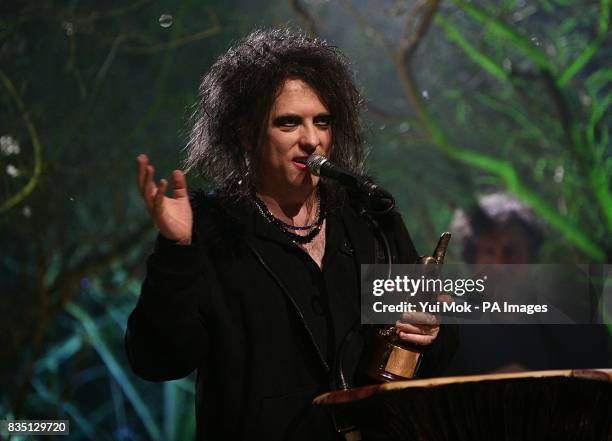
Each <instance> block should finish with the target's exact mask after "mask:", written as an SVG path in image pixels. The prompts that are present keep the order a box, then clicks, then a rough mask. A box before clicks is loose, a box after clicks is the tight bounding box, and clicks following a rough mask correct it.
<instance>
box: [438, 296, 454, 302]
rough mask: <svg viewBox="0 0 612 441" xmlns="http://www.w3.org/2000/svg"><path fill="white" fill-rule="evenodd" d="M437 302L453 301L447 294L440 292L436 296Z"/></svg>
mask: <svg viewBox="0 0 612 441" xmlns="http://www.w3.org/2000/svg"><path fill="white" fill-rule="evenodd" d="M437 300H438V302H442V303H453V301H454V300H453V298H452V297H451V296H450V295H449V294H440V295H439V296H438V299H437Z"/></svg>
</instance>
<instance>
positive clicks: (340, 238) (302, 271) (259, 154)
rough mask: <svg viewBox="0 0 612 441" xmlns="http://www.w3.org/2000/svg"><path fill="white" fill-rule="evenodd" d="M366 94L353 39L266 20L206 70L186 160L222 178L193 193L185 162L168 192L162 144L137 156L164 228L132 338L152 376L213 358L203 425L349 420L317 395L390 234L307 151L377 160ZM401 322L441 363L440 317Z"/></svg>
mask: <svg viewBox="0 0 612 441" xmlns="http://www.w3.org/2000/svg"><path fill="white" fill-rule="evenodd" d="M359 105H360V96H359V94H358V92H357V90H356V88H355V86H354V84H353V80H352V78H351V74H350V70H349V68H348V62H347V60H346V58H345V57H344V56H343V55H342V54H341V53H340V52H339V51H338V49H336V48H335V47H333V46H330V45H328V44H327V43H325V42H323V41H320V40H318V39H311V38H307V37H305V36H302V35H300V34H298V33H293V32H291V31H287V30H267V31H256V32H254V33H252V34H251V35H249V36H248V37H247V38H246V39H244V40H242V41H241V42H240V43H238V44H237V45H236V46H234V47H233V48H231V49H230V50H228V51H227V52H226V53H225V54H224V55H222V56H221V57H220V58H219V59H218V60H217V62H216V63H215V64H214V65H213V66H212V68H211V69H210V71H209V72H208V73H207V74H206V75H205V76H204V78H203V80H202V84H201V86H200V99H199V102H198V104H197V106H196V111H195V112H194V116H193V131H192V134H191V138H190V141H189V144H188V147H187V162H186V165H187V169H188V170H192V171H194V172H196V173H197V174H198V175H199V176H200V177H202V178H203V179H204V180H205V181H207V182H208V183H209V184H210V185H211V186H212V188H214V189H215V190H216V191H215V192H214V193H210V194H205V193H203V192H202V191H197V192H194V193H192V194H191V195H188V193H187V188H186V183H185V177H184V175H183V173H182V172H181V171H178V170H177V171H174V173H173V175H172V188H173V195H172V197H167V196H165V192H166V189H167V187H168V183H167V181H166V180H164V179H162V180H161V181H160V182H159V184H157V183H156V182H155V181H154V168H153V166H152V165H151V164H150V163H149V160H148V158H147V157H146V156H145V155H140V156H139V157H138V158H137V163H138V188H139V191H140V194H141V195H142V198H143V200H144V202H145V205H146V207H147V209H148V211H149V214H150V215H151V217H152V219H153V221H154V222H155V225H156V226H157V228H158V229H159V231H160V235H159V237H158V239H157V243H156V247H155V251H154V252H153V254H152V255H151V257H150V258H149V260H148V263H147V277H146V279H145V281H144V283H143V287H142V293H141V297H140V299H139V302H138V305H137V306H136V308H135V310H134V312H133V313H132V315H131V316H130V319H129V323H128V330H127V333H126V348H127V352H128V356H129V360H130V363H131V366H132V368H133V369H134V371H135V372H136V373H137V374H138V375H139V376H141V377H143V378H145V379H148V380H152V381H163V380H170V379H176V378H181V377H183V376H185V375H188V374H189V373H190V372H192V371H193V370H194V369H198V378H197V388H196V411H197V433H198V439H202V440H204V439H205V440H211V439H246V438H248V439H266V440H277V439H278V440H280V439H309V440H313V439H317V440H323V439H335V438H336V437H337V436H338V435H337V434H336V433H335V431H334V427H333V425H332V421H331V419H330V418H329V417H328V416H327V415H324V414H321V413H317V412H315V410H313V409H312V407H311V406H310V403H311V401H312V399H313V398H314V397H315V396H316V395H318V394H320V393H322V392H325V391H328V390H329V389H330V388H334V387H335V378H334V375H333V371H334V369H333V366H334V364H335V362H336V357H337V353H338V349H339V347H340V345H341V343H342V341H343V338H344V336H345V335H346V334H347V333H348V332H349V330H350V329H351V328H353V327H354V325H355V323H359V318H360V306H359V294H360V290H359V280H360V277H359V265H360V264H361V263H375V261H376V252H375V250H376V240H377V239H376V235H375V233H374V232H373V226H372V225H371V224H370V223H368V221H367V220H366V219H365V218H364V217H363V216H362V215H361V211H362V210H361V206H360V202H359V201H357V200H354V198H351V197H349V196H348V195H347V194H346V193H345V192H344V191H343V190H342V189H341V188H339V187H337V186H336V185H335V184H333V183H331V182H320V180H319V177H317V176H314V175H312V174H311V173H309V172H308V170H307V168H306V165H305V162H306V160H307V159H308V157H309V156H310V155H312V154H315V153H316V154H318V155H322V156H326V157H329V158H331V160H333V161H334V162H335V163H336V164H338V165H340V166H341V167H343V168H345V169H347V170H349V171H352V172H354V173H360V172H361V170H362V160H363V143H362V139H361V128H360V122H359V116H358V115H359ZM377 223H378V224H379V225H380V227H381V229H382V232H383V233H384V234H385V235H386V236H387V238H388V241H389V243H390V244H391V252H392V255H393V260H394V261H395V262H404V263H413V262H415V261H416V259H417V253H416V251H415V249H414V246H413V244H412V242H411V240H410V236H409V235H408V232H407V231H406V229H405V227H404V225H403V222H402V220H401V218H400V216H399V214H398V213H397V212H395V211H392V212H390V213H387V214H384V215H380V216H379V218H378V219H377ZM397 329H398V333H399V336H400V338H401V339H402V340H404V341H406V342H410V343H413V344H418V345H422V346H425V347H429V348H431V350H429V352H430V355H429V356H427V357H425V362H424V364H423V366H422V373H423V374H427V373H432V372H434V369H435V368H436V365H437V364H439V362H441V360H442V358H443V356H444V355H445V349H443V348H442V345H441V341H442V340H443V338H442V335H443V334H444V332H440V326H439V325H438V324H437V323H436V322H434V321H431V322H429V323H428V324H408V323H403V324H400V325H398V328H397ZM438 334H440V335H438ZM354 349H355V350H356V351H357V352H359V350H360V348H354ZM355 370H356V368H355V367H354V366H353V368H352V369H351V372H348V373H347V378H348V379H349V382H351V383H353V384H354V381H355Z"/></svg>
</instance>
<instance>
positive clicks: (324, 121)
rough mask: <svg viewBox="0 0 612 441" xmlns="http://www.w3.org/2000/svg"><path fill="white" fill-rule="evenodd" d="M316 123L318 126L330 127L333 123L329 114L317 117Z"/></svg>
mask: <svg viewBox="0 0 612 441" xmlns="http://www.w3.org/2000/svg"><path fill="white" fill-rule="evenodd" d="M314 123H315V125H317V126H318V127H329V126H330V125H331V121H330V118H329V116H320V117H318V118H315V120H314Z"/></svg>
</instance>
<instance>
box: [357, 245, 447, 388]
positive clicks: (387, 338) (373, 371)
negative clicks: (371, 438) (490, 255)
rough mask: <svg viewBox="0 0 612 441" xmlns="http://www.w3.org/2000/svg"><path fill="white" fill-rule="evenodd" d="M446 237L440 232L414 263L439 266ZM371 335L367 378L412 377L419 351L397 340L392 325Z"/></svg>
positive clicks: (441, 261)
mask: <svg viewBox="0 0 612 441" xmlns="http://www.w3.org/2000/svg"><path fill="white" fill-rule="evenodd" d="M450 238H451V234H450V233H443V234H442V235H441V236H440V240H439V241H438V245H437V246H436V249H435V250H434V252H433V254H432V255H431V256H422V257H421V258H420V259H419V260H418V261H417V263H420V264H424V265H441V264H442V263H443V262H444V256H445V255H446V250H447V248H448V242H449V241H450ZM432 269H433V270H434V271H433V272H434V273H439V269H440V268H432ZM427 272H428V273H429V271H427ZM375 332H376V333H375V336H374V349H373V351H372V356H371V359H370V363H369V366H368V368H367V371H366V373H367V375H368V376H369V377H370V378H372V379H374V380H376V381H379V382H388V381H399V380H408V379H410V378H412V377H414V375H415V373H416V371H417V369H418V367H419V364H420V362H421V358H422V356H423V348H421V347H419V346H416V345H414V344H411V343H406V342H404V341H403V340H401V339H400V337H399V336H398V335H397V331H396V327H395V325H383V326H380V327H379V328H378V329H377V330H376V331H375Z"/></svg>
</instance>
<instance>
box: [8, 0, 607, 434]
mask: <svg viewBox="0 0 612 441" xmlns="http://www.w3.org/2000/svg"><path fill="white" fill-rule="evenodd" d="M0 11H1V15H0V83H1V84H0V136H1V138H0V214H1V217H0V231H1V233H2V234H1V236H0V247H1V249H2V253H1V267H0V286H1V297H0V379H1V380H2V382H1V383H0V415H1V416H2V417H3V418H4V417H8V418H16V419H18V418H30V419H34V418H68V419H70V420H71V424H72V435H71V437H70V438H71V439H83V438H84V439H95V440H103V439H126V440H127V439H133V440H145V439H153V440H161V439H163V440H184V439H189V438H190V437H191V436H192V434H193V427H194V423H193V419H194V412H193V379H192V378H187V379H184V380H180V381H174V382H168V383H164V384H159V385H158V384H149V383H146V382H144V381H142V380H140V379H138V378H136V377H135V376H134V375H133V374H131V372H130V370H129V368H128V366H127V363H126V359H125V355H124V352H123V346H122V336H123V332H124V328H125V323H126V319H127V315H128V314H129V312H130V311H131V309H132V308H133V306H134V304H135V302H136V299H137V297H138V293H139V285H140V281H141V280H142V277H143V270H144V267H143V265H144V260H145V258H146V256H147V254H148V253H149V251H150V248H151V243H152V240H153V238H154V236H155V231H154V229H153V227H152V225H151V223H150V221H149V220H148V219H147V216H146V212H145V210H144V209H143V207H142V205H141V203H140V201H139V199H138V195H137V192H136V188H135V185H134V181H135V177H134V158H135V156H136V155H137V154H138V153H141V152H146V153H148V154H149V155H150V156H151V158H152V160H153V161H154V163H155V164H156V166H157V170H159V171H160V174H163V175H168V174H169V172H170V171H171V170H172V169H174V168H180V166H181V160H182V152H181V148H182V146H184V144H185V133H186V129H187V128H186V117H187V115H188V114H189V111H190V110H189V108H190V106H191V105H192V104H193V103H194V102H195V93H196V91H197V86H198V81H199V78H200V77H201V75H202V74H203V73H204V72H205V71H206V69H207V68H208V66H210V65H211V63H212V62H213V61H214V59H215V57H216V56H218V55H219V54H220V53H222V52H223V51H224V50H225V49H226V48H227V47H228V46H229V45H230V43H231V42H232V41H235V40H236V39H238V38H240V37H241V36H243V35H245V34H246V33H248V32H249V31H250V30H252V29H253V28H255V27H260V26H282V25H286V24H290V25H293V26H295V27H301V28H302V29H305V30H307V31H308V32H311V33H313V34H318V35H319V36H321V37H323V38H325V39H327V40H329V41H331V42H333V43H334V44H335V45H337V46H339V47H340V48H341V49H342V50H344V51H345V52H346V53H347V54H348V55H349V57H350V58H351V59H352V60H353V62H354V69H355V72H356V75H357V81H358V83H359V85H360V88H361V89H362V91H363V94H364V97H365V100H366V102H365V113H364V120H365V122H366V124H367V126H368V128H369V129H368V147H369V150H370V157H369V161H368V167H369V171H370V172H371V174H373V175H375V176H376V177H377V179H378V180H379V181H380V183H381V184H382V185H384V186H385V187H387V188H389V189H391V190H392V191H393V193H394V194H395V195H396V197H397V199H398V203H399V206H400V209H401V210H402V212H403V214H404V217H405V220H406V222H407V224H408V226H409V229H410V230H411V232H412V234H413V235H414V238H415V241H416V243H417V246H418V248H419V249H420V250H421V251H422V252H423V253H425V252H427V251H429V250H430V249H431V248H432V247H433V245H434V244H435V242H436V238H437V236H438V234H439V233H441V232H442V231H444V230H445V229H447V228H448V224H449V222H450V219H451V216H452V213H453V211H454V210H455V209H456V208H460V207H464V208H465V207H469V206H470V205H471V204H473V202H474V198H475V195H478V194H483V193H488V192H492V191H498V190H506V191H509V192H511V193H513V194H515V195H516V196H517V197H518V198H519V199H521V200H522V201H524V202H525V203H526V204H528V205H529V206H531V207H532V208H533V209H534V211H535V212H536V213H537V214H538V216H539V217H540V219H541V220H542V222H543V224H544V225H545V228H546V232H547V239H546V242H545V246H544V248H543V251H542V255H541V256H540V260H541V261H542V262H608V263H609V262H610V261H611V259H612V252H611V248H612V240H611V232H612V196H611V191H612V190H611V187H612V186H611V179H610V176H611V175H612V156H611V148H610V139H609V136H610V119H611V117H612V113H611V112H610V102H611V100H612V95H611V87H610V85H611V84H612V67H611V66H610V61H609V60H610V59H611V55H612V50H611V48H612V44H611V43H612V38H611V34H610V32H609V15H610V1H609V0H601V1H577V0H574V1H573V0H517V1H513V0H504V1H493V0H473V1H461V0H445V1H435V0H429V1H427V0H421V1H409V2H405V1H393V0H379V1H363V0H338V1H325V0H310V1H303V2H302V1H299V0H291V1H288V2H283V1H272V0H270V1H264V0H262V1H246V0H244V1H238V0H233V1H219V0H216V1H202V0H180V1H169V0H166V1H151V0H133V1H126V2H121V1H111V0H106V1H101V0H100V1H93V0H90V1H86V0H72V1H59V0H43V1H31V2H26V1H16V2H9V3H6V2H5V3H2V4H1V5H0ZM158 177H159V176H158ZM191 185H192V186H194V185H198V183H197V182H191ZM451 253H454V255H455V257H458V256H459V252H458V250H457V249H456V248H452V249H451Z"/></svg>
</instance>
